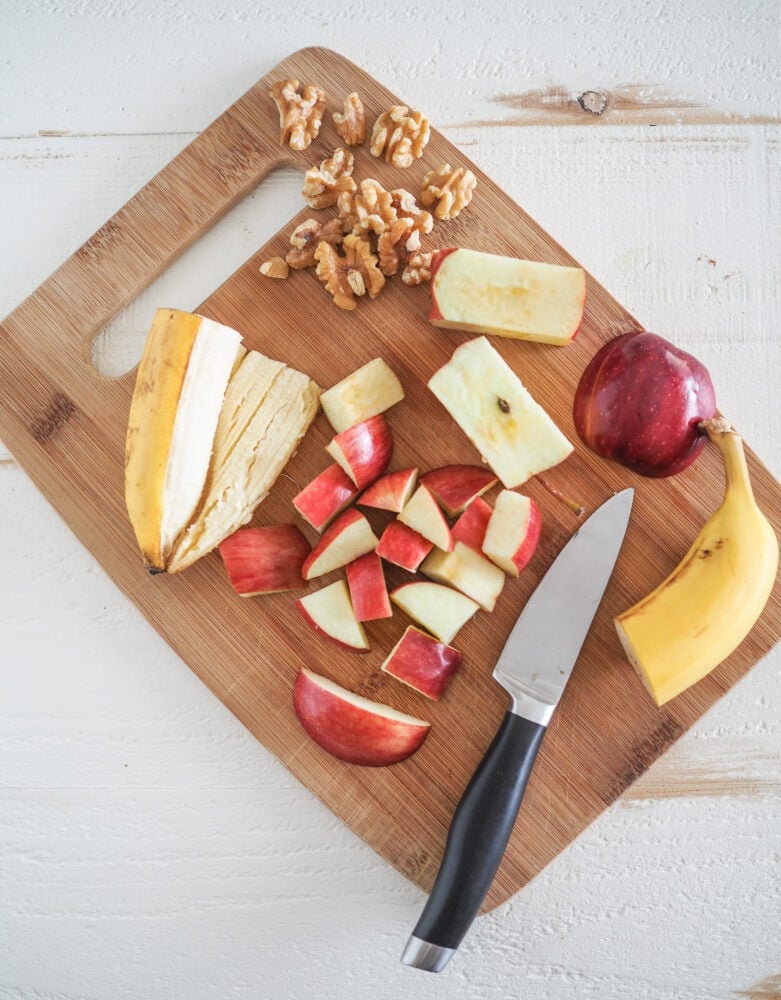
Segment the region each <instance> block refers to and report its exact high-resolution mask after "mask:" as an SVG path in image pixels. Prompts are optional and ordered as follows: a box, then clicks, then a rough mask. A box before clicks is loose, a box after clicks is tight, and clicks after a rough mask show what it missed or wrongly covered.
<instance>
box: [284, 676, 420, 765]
mask: <svg viewBox="0 0 781 1000" xmlns="http://www.w3.org/2000/svg"><path fill="white" fill-rule="evenodd" d="M293 707H294V708H295V712H296V715H297V716H298V719H299V721H300V722H301V725H302V726H303V727H304V729H305V730H306V732H307V733H308V734H309V736H311V737H312V739H313V740H314V741H315V743H317V744H318V745H319V746H321V747H322V748H323V750H326V751H327V752H328V753H330V754H333V756H334V757H338V758H339V759H340V760H344V761H347V763H349V764H362V765H364V766H365V767H386V766H388V765H390V764H398V763H399V762H400V761H402V760H406V758H407V757H411V756H412V754H414V753H415V752H416V751H417V750H419V749H420V747H421V746H422V745H423V741H424V740H425V739H426V737H427V736H428V734H429V731H430V729H431V724H430V723H428V722H424V721H423V720H422V719H417V718H415V717H414V716H412V715H406V714H405V713H404V712H399V711H397V710H396V709H394V708H391V707H390V705H383V704H380V703H379V702H375V701H370V700H369V699H368V698H363V697H362V696H361V695H358V694H354V693H353V692H352V691H348V690H347V689H346V688H343V687H341V686H340V685H339V684H336V683H335V682H334V681H332V680H329V679H328V678H327V677H323V676H321V675H320V674H316V673H314V672H313V671H311V670H307V669H306V668H305V667H304V668H302V669H301V671H300V672H299V674H298V678H297V680H296V683H295V686H294V688H293Z"/></svg>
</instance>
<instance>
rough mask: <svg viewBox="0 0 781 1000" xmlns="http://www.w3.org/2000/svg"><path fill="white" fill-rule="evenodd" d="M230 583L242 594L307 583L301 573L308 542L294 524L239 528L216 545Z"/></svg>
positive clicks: (274, 591)
mask: <svg viewBox="0 0 781 1000" xmlns="http://www.w3.org/2000/svg"><path fill="white" fill-rule="evenodd" d="M219 550H220V555H221V556H222V561H223V563H224V564H225V569H226V571H227V573H228V579H229V580H230V582H231V586H232V587H233V589H234V590H235V591H236V593H237V594H239V595H241V597H254V596H256V595H258V594H276V593H278V592H279V591H283V590H298V589H300V588H301V587H305V586H306V582H305V580H304V578H303V576H302V575H301V572H302V568H303V565H304V560H305V559H306V557H307V556H308V555H309V551H310V545H309V542H308V541H307V540H306V538H305V537H304V536H303V535H302V534H301V532H300V531H299V529H298V528H297V527H296V526H295V525H294V524H270V525H267V526H266V527H262V528H240V529H239V530H238V531H234V533H233V534H232V535H229V536H228V537H227V538H225V539H223V541H221V542H220V544H219Z"/></svg>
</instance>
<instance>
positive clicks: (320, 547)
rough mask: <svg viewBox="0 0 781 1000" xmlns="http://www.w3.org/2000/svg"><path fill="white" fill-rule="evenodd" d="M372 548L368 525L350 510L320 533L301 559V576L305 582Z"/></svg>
mask: <svg viewBox="0 0 781 1000" xmlns="http://www.w3.org/2000/svg"><path fill="white" fill-rule="evenodd" d="M376 548H377V536H376V535H375V534H374V532H373V531H372V529H371V525H370V524H369V522H368V521H367V520H366V518H365V517H364V516H363V514H362V513H361V512H360V511H359V510H356V509H355V508H354V507H350V508H348V509H347V510H346V511H345V512H344V513H343V514H340V515H339V517H337V519H336V520H335V521H333V522H332V523H331V524H330V525H329V526H328V527H327V528H326V530H325V531H324V532H323V535H322V537H321V538H320V541H319V542H318V543H317V545H315V547H314V548H313V549H312V551H311V552H310V553H309V555H308V556H307V558H306V559H305V560H304V565H303V566H302V568H301V574H302V576H303V577H304V579H305V580H312V579H314V578H315V577H316V576H323V575H324V574H325V573H330V572H331V571H332V570H334V569H339V568H340V567H341V566H346V565H347V563H351V562H352V561H353V559H357V558H358V556H362V555H364V554H365V553H366V552H373V551H374V549H376Z"/></svg>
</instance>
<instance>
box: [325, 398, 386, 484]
mask: <svg viewBox="0 0 781 1000" xmlns="http://www.w3.org/2000/svg"><path fill="white" fill-rule="evenodd" d="M325 450H326V451H327V452H328V454H329V455H330V456H331V458H333V460H334V461H335V462H338V463H339V465H341V467H342V468H343V469H344V471H345V472H346V473H347V475H348V476H349V477H350V479H352V481H353V482H354V483H355V485H356V486H357V487H358V489H359V490H362V489H364V488H365V487H366V486H369V485H370V484H371V483H373V482H374V481H375V479H379V478H380V476H381V475H382V474H383V472H385V470H386V469H387V468H388V465H389V464H390V460H391V456H392V455H393V435H392V434H391V429H390V427H389V426H388V421H387V420H386V419H385V417H383V415H382V414H381V413H378V414H377V416H375V417H369V419H368V420H363V421H362V422H361V423H360V424H353V426H352V427H348V428H347V430H346V431H342V432H341V433H340V434H337V435H336V437H334V438H332V439H331V441H330V442H329V443H328V444H327V445H326V447H325Z"/></svg>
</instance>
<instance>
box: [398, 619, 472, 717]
mask: <svg viewBox="0 0 781 1000" xmlns="http://www.w3.org/2000/svg"><path fill="white" fill-rule="evenodd" d="M461 659H462V655H461V652H460V651H459V650H457V649H454V648H453V646H448V645H447V643H444V642H440V641H439V640H438V639H435V638H434V637H433V636H432V635H428V634H427V633H426V632H421V630H420V629H418V628H415V626H414V625H408V626H407V628H406V629H405V631H404V635H403V636H402V637H401V639H399V641H398V642H397V643H396V645H395V646H394V647H393V649H392V650H391V652H390V654H389V656H388V658H387V659H386V660H385V662H384V663H383V665H382V667H381V668H380V669H381V670H384V671H385V672H386V673H388V674H390V675H391V677H395V678H396V679H397V680H399V681H401V682H402V683H403V684H407V685H408V686H409V687H411V688H414V689H415V690H416V691H419V692H420V693H421V694H422V695H425V696H426V697H427V698H431V700H432V701H439V699H440V698H441V697H442V695H443V694H444V692H445V688H446V687H447V686H448V684H449V683H450V681H451V680H452V678H453V675H454V674H455V672H456V671H457V670H458V668H459V667H460V666H461Z"/></svg>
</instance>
